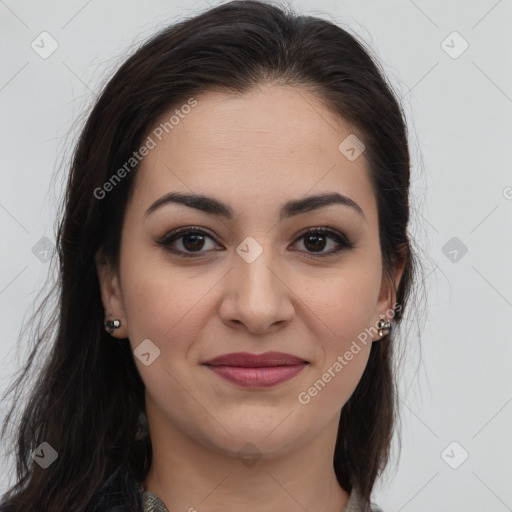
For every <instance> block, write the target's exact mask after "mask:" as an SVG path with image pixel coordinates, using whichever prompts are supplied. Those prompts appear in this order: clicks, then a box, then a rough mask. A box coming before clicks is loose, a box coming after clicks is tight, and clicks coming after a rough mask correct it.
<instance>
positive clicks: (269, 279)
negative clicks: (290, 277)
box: [219, 249, 295, 334]
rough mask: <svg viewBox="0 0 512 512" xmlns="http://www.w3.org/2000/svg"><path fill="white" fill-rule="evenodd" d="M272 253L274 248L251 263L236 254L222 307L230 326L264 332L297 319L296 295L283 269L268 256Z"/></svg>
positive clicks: (221, 310) (220, 312) (227, 280)
mask: <svg viewBox="0 0 512 512" xmlns="http://www.w3.org/2000/svg"><path fill="white" fill-rule="evenodd" d="M269 253H270V249H265V250H264V251H263V252H262V253H261V254H260V255H259V256H258V258H257V259H256V260H255V261H253V262H251V263H248V262H247V261H245V260H244V259H243V258H241V257H239V256H238V255H236V256H235V258H234V268H233V269H232V270H231V272H229V273H228V274H227V276H226V278H225V279H226V280H225V283H224V285H225V290H224V292H223V298H222V302H221V305H220V309H219V316H220V318H221V319H222V321H223V322H224V323H225V324H226V325H228V326H229V327H231V328H237V329H245V330H246V331H248V332H250V333H253V334H262V333H265V332H267V331H273V330H275V329H277V328H282V327H284V326H285V325H287V324H288V323H290V322H291V321H292V319H293V318H294V315H295V308H294V305H293V297H294V296H295V294H294V293H293V291H292V290H291V289H290V286H289V284H288V283H287V282H286V279H285V275H284V271H283V270H282V268H281V267H279V265H277V264H276V263H275V262H273V261H272V259H271V257H267V255H269Z"/></svg>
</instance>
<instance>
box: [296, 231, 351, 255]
mask: <svg viewBox="0 0 512 512" xmlns="http://www.w3.org/2000/svg"><path fill="white" fill-rule="evenodd" d="M302 239H304V247H305V248H306V252H311V253H317V255H318V256H320V257H322V256H330V255H331V254H335V253H338V252H340V251H342V250H345V249H353V248H354V247H355V245H354V244H353V243H352V242H350V241H349V240H348V239H347V238H346V237H345V236H343V235H342V234H341V233H338V232H337V231H335V230H332V229H330V228H312V229H309V230H308V231H307V232H306V233H304V234H303V235H302V236H301V237H300V238H299V239H298V240H302ZM329 239H331V240H334V241H335V242H336V243H335V244H334V246H335V247H336V245H337V246H338V249H334V250H331V251H328V252H324V249H325V248H326V246H328V245H329V244H328V240H329Z"/></svg>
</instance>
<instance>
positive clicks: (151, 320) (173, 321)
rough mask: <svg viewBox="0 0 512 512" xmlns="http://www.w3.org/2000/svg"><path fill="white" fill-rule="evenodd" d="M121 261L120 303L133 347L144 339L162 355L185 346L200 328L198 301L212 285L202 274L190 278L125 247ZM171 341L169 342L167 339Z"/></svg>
mask: <svg viewBox="0 0 512 512" xmlns="http://www.w3.org/2000/svg"><path fill="white" fill-rule="evenodd" d="M125 254H128V255H129V256H127V257H125V259H124V261H122V262H121V272H122V276H123V279H122V290H123V305H124V312H125V316H126V322H127V326H128V333H129V337H130V342H131V344H132V347H133V348H136V347H137V346H138V344H139V343H141V342H142V340H144V339H150V340H151V341H152V342H153V343H155V344H156V345H157V346H158V348H159V349H160V351H161V352H162V354H164V353H168V352H176V351H179V350H181V349H182V348H183V347H184V346H187V344H188V343H189V340H190V339H193V337H194V336H196V335H197V332H198V331H199V330H200V329H201V325H202V323H203V321H204V320H202V313H201V312H202V310H203V309H204V303H206V301H204V300H202V299H204V297H205V296H207V294H208V290H209V289H210V288H211V287H212V286H213V284H214V282H212V283H210V282H209V280H208V279H206V276H203V278H198V279H193V278H191V277H190V275H186V274H183V273H180V272H179V271H177V270H175V269H173V268H171V266H170V265H162V259H161V258H160V259H158V260H157V259H156V258H153V259H152V258H151V257H150V256H149V255H147V254H146V255H145V256H142V255H140V256H138V255H137V254H136V252H135V250H134V251H132V252H130V248H129V247H127V249H126V253H125ZM170 340H172V343H169V341H170Z"/></svg>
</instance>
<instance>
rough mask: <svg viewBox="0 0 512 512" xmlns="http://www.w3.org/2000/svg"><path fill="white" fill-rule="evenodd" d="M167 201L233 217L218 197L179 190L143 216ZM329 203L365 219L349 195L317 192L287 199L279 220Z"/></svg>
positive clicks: (161, 200) (155, 203) (228, 207)
mask: <svg viewBox="0 0 512 512" xmlns="http://www.w3.org/2000/svg"><path fill="white" fill-rule="evenodd" d="M169 203H174V204H183V205H185V206H188V207H189V208H195V209H197V210H201V211H202V212H205V213H208V214H210V215H217V216H220V217H225V218H226V219H233V218H234V211H233V209H232V208H231V207H230V206H228V205H227V204H225V203H223V202H221V201H219V200H218V199H215V198H213V197H209V196H205V195H201V194H188V193H187V194H184V193H180V192H169V193H168V194H165V195H164V196H162V197H160V198H159V199H157V200H156V201H155V202H154V203H153V204H152V205H151V206H150V207H149V208H148V209H147V210H146V213H145V214H144V217H147V216H148V215H149V214H151V213H153V212H154V211H155V210H156V209H157V208H159V207H161V206H163V205H164V204H169ZM331 205H343V206H348V207H350V208H352V209H353V210H355V211H356V212H357V213H358V214H359V215H361V216H362V217H363V219H365V220H366V217H365V215H364V212H363V210H362V208H361V207H360V206H359V205H358V204H357V203H356V202H355V201H353V200H352V199H350V197H347V196H344V195H342V194H338V193H337V192H335V193H331V194H317V195H313V196H307V197H305V198H303V199H294V200H291V201H288V202H286V203H285V204H284V205H283V206H282V207H281V212H280V214H279V220H280V221H282V220H284V219H287V218H290V217H293V216H295V215H299V214H301V213H305V212H310V211H312V210H318V209H320V208H325V207H327V206H331Z"/></svg>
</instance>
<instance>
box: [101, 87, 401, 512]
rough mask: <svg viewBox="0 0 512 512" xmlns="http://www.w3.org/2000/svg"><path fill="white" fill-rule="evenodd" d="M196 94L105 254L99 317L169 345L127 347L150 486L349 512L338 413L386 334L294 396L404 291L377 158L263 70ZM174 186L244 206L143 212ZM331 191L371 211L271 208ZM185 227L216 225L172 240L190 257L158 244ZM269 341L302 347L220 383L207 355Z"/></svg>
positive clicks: (217, 500)
mask: <svg viewBox="0 0 512 512" xmlns="http://www.w3.org/2000/svg"><path fill="white" fill-rule="evenodd" d="M197 101H198V104H197V106H196V107H195V108H193V109H192V110H191V112H190V113H189V114H187V115H186V116H185V117H184V118H183V119H180V122H179V124H178V125H176V126H175V127H174V129H173V130H172V132H170V133H169V134H168V135H167V136H166V137H165V138H164V139H163V140H162V141H161V142H159V143H158V145H157V146H156V147H155V148H154V149H152V150H151V151H150V152H149V154H148V155H147V156H146V157H145V158H144V160H143V161H142V163H141V167H140V169H139V170H138V173H137V176H136V179H135V182H134V193H133V196H132V197H131V199H130V201H129V203H128V205H127V210H126V215H125V219H124V225H123V230H122V240H121V257H120V266H119V269H115V268H113V266H112V265H110V264H109V263H106V264H100V263H98V275H99V278H100V284H101V290H102V300H103V304H104V307H105V312H106V319H114V318H116V319H120V321H121V327H120V328H119V329H117V330H116V331H115V333H114V334H113V336H115V337H118V338H125V337H129V339H130V343H131V345H132V348H133V349H136V348H137V346H138V345H139V344H140V343H141V342H142V341H143V340H145V339H150V340H151V342H152V343H154V345H156V346H157V347H158V348H159V350H160V356H159V357H157V358H156V359H155V360H154V361H153V362H152V363H151V364H150V365H148V366H146V365H144V364H143V363H142V362H141V361H140V360H139V359H138V358H135V362H136V364H137V367H138V370H139V372H140V375H141V377H142V379H143V381H144V383H145V386H146V404H147V416H148V421H149V428H150V435H151V440H152V444H153V464H152V467H151V470H150V472H149V475H148V477H147V479H146V480H145V482H144V486H145V488H146V489H148V490H150V491H152V492H154V493H156V494H157V495H158V496H159V497H160V498H161V499H162V501H163V502H164V503H165V505H166V507H167V508H168V509H169V510H172V511H189V512H192V511H193V510H194V509H196V510H198V511H199V512H220V511H222V512H230V511H239V510H245V511H247V512H253V511H254V512H256V511H258V512H260V511H261V510H271V511H277V510H287V511H289V512H304V510H307V511H308V512H320V511H321V512H339V511H340V510H342V508H343V507H344V506H345V504H346V502H347V500H348V498H349V494H348V493H347V492H346V491H345V490H344V489H343V488H342V487H341V486H340V485H339V484H338V482H337V480H336V476H335V473H334V469H333V466H332V459H333V453H334V447H335V440H336V434H337V429H338V421H339V417H340V413H341V409H342V407H343V405H344V404H345V403H346V402H347V400H348V399H349V398H350V396H351V395H352V393H353V391H354V389H355V388H356V386H357V384H358V382H359V380H360V378H361V376H362V373H363V371H364V369H365V366H366V364H367V361H368V356H369V353H370V349H371V345H372V341H377V340H379V339H380V338H379V336H378V335H377V334H376V335H375V336H374V337H373V338H370V337H369V338H368V342H367V344H366V345H365V344H362V343H359V346H360V347H361V350H360V351H359V352H358V353H357V355H354V357H353V359H352V360H351V361H350V362H348V364H347V365H346V366H344V368H343V370H342V371H341V372H339V373H337V374H336V376H335V377H334V378H332V380H331V381H330V382H329V383H327V384H326V385H325V387H324V388H323V389H322V390H321V391H320V392H319V393H318V394H317V395H316V396H314V397H312V398H311V401H310V402H309V403H308V404H306V405H305V404H302V403H300V402H299V401H298V398H297V397H298V394H299V393H300V392H302V391H307V390H308V389H309V388H310V387H311V386H312V385H313V383H314V382H316V381H317V380H318V379H321V377H322V374H324V373H325V372H326V371H327V369H328V368H329V367H332V365H333V364H334V363H335V361H336V360H337V357H338V356H343V354H345V352H346V351H347V350H349V348H350V346H351V344H352V342H353V341H354V340H356V339H357V336H358V334H360V333H361V332H362V331H364V329H365V328H369V327H371V326H375V324H376V322H377V321H378V320H379V318H381V316H382V315H384V314H385V313H386V311H389V310H390V308H392V307H393V304H394V303H395V294H394V290H393V285H394V286H395V287H396V286H398V282H399V279H400V276H401V273H402V269H397V271H396V279H395V282H394V283H390V282H388V280H385V279H384V278H383V274H382V264H381V253H380V246H379V233H378V216H377V204H376V199H375V196H374V192H373V190H372V187H371V185H370V181H369V178H368V168H367V161H366V160H365V158H364V153H363V154H362V155H361V156H360V157H358V158H357V159H356V160H354V161H350V160H348V159H347V158H346V157H345V156H344V155H343V154H342V153H341V152H340V151H339V149H338V146H339V144H340V142H341V141H342V140H343V139H344V138H345V137H346V136H347V135H349V134H350V133H354V130H353V129H352V127H351V126H350V125H349V124H347V123H345V122H343V121H341V120H340V119H338V118H337V117H335V115H334V114H333V113H332V112H330V111H329V110H327V109H326V108H325V107H324V106H323V105H322V104H321V102H320V101H319V100H318V99H317V98H316V97H315V96H313V95H312V94H311V93H309V92H308V91H307V90H306V89H305V88H302V87H301V88H299V87H297V86H295V87H292V86H283V85H269V84H267V85H261V86H259V87H257V88H255V89H253V90H251V91H250V92H247V93H245V94H243V95H234V94H226V93H224V92H219V91H217V92H214V91H210V92H208V93H204V94H202V95H200V96H198V97H197ZM174 110H175V109H172V110H171V111H170V113H168V114H166V115H165V116H162V120H164V119H168V118H169V116H170V115H172V112H173V111H174ZM159 121H160V120H159ZM157 124H158V123H155V126H156V125H157ZM171 191H177V192H184V193H187V192H189V193H190V192H193V193H198V194H205V195H208V196H213V197H215V198H216V199H219V200H221V201H223V202H225V203H227V204H228V205H229V206H230V207H231V208H232V209H233V210H234V212H235V218H234V219H233V220H228V219H225V218H218V217H217V216H215V215H211V214H207V213H204V212H201V211H199V210H196V209H193V208H190V207H187V206H184V205H178V204H166V205H163V206H161V207H160V208H157V209H156V210H155V211H154V212H153V213H151V214H150V215H147V216H145V215H144V213H145V212H146V210H147V209H148V208H149V206H150V205H151V204H152V203H153V202H154V201H156V200H157V199H158V198H160V197H161V196H163V195H165V194H167V193H168V192H171ZM332 192H338V193H340V194H344V195H346V196H348V197H350V198H351V199H352V200H353V201H355V202H356V203H357V204H358V205H359V206H360V207H361V209H362V210H363V212H364V217H363V216H361V215H359V214H358V213H357V211H356V210H355V209H353V208H350V207H348V206H343V205H331V206H327V207H325V208H323V209H320V210H316V211H315V210H313V211H309V212H305V213H302V214H299V215H297V216H294V217H290V218H288V219H285V220H283V221H281V222H279V218H278V212H279V210H280V208H281V206H282V204H283V203H284V202H286V201H288V200H291V199H300V198H303V197H304V196H306V195H312V194H317V193H332ZM105 200H108V199H105ZM190 226H198V227H200V228H202V229H206V230H209V231H210V232H211V234H212V238H209V237H208V236H206V237H205V238H204V241H203V244H202V245H201V243H197V241H196V242H194V240H192V243H191V241H190V237H189V238H188V239H187V238H186V237H185V238H183V237H182V238H178V239H177V240H176V241H175V242H174V243H173V245H172V247H174V248H175V249H176V250H181V251H182V252H185V253H187V252H188V253H193V254H199V255H198V256H196V257H189V258H187V257H180V256H178V255H173V254H171V253H170V252H168V251H166V249H165V248H164V247H162V246H160V245H158V244H157V243H155V240H158V239H159V238H161V237H162V236H164V235H165V234H166V233H168V232H170V231H171V230H173V229H176V228H181V227H190ZM321 226H328V227H331V228H332V229H334V230H337V231H339V232H340V233H342V234H344V235H345V236H346V237H347V238H348V239H349V240H350V241H351V242H353V243H354V244H355V245H356V247H355V248H352V249H344V250H342V251H341V252H339V253H337V254H332V255H330V256H325V257H321V256H318V253H320V254H328V253H330V252H332V250H334V249H336V248H337V247H339V246H338V242H337V241H336V240H335V239H332V238H330V235H329V236H328V237H327V238H326V239H325V242H324V245H321V244H320V248H319V249H318V252H315V246H314V240H313V244H312V243H311V239H308V237H304V236H302V235H303V231H304V230H305V229H306V228H310V227H312V228H316V227H321ZM248 236H250V237H252V238H254V239H255V240H256V241H257V243H258V244H259V245H260V246H261V248H262V250H263V252H262V253H261V254H260V255H259V257H258V258H256V260H255V261H253V262H252V263H248V262H246V261H245V260H244V259H243V258H242V257H240V256H239V255H238V254H237V252H236V248H237V247H238V246H239V244H240V243H241V242H242V241H243V240H244V239H245V238H246V237H248ZM194 243H195V245H194ZM184 244H185V245H184ZM194 247H197V251H199V252H195V253H194V252H193V251H194ZM219 248H220V250H219ZM116 270H117V271H116ZM395 289H396V288H395ZM377 342H378V341H377ZM269 350H275V351H281V352H287V353H290V354H295V355H298V356H300V357H302V358H304V359H305V360H307V361H308V362H309V363H310V364H309V365H306V366H305V368H304V370H303V371H301V372H300V373H299V374H298V375H296V376H295V377H294V378H292V379H291V380H289V381H286V382H284V383H281V384H279V385H277V386H274V387H270V388H267V389H263V390H262V389H244V388H242V387H239V386H237V385H235V384H233V383H230V382H227V381H225V380H224V379H222V378H221V377H219V376H218V375H216V374H215V373H213V372H212V371H211V370H209V369H208V368H207V367H206V366H204V365H202V364H201V363H202V362H204V361H206V360H208V359H211V358H213V357H216V356H218V355H221V354H225V353H230V352H250V353H255V354H260V353H263V352H267V351H269ZM246 443H252V444H253V445H254V446H255V447H257V450H258V453H259V460H257V462H256V463H255V464H253V465H251V466H249V465H247V464H244V463H243V462H242V461H241V459H240V457H239V456H237V454H238V452H240V450H241V449H243V447H244V446H245V445H246Z"/></svg>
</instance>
